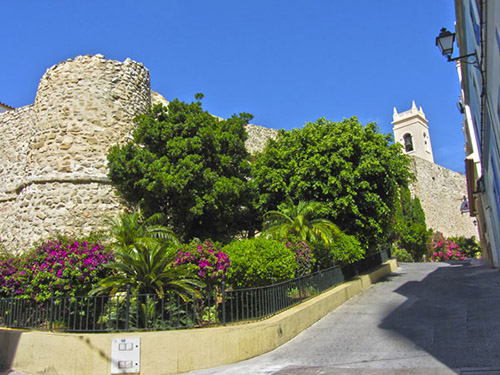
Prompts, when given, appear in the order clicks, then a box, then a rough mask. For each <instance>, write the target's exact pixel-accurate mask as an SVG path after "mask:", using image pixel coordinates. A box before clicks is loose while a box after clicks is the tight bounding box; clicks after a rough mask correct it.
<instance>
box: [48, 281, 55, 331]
mask: <svg viewBox="0 0 500 375" xmlns="http://www.w3.org/2000/svg"><path fill="white" fill-rule="evenodd" d="M54 293H55V291H54V289H52V294H51V295H50V312H49V331H52V327H53V323H54Z"/></svg>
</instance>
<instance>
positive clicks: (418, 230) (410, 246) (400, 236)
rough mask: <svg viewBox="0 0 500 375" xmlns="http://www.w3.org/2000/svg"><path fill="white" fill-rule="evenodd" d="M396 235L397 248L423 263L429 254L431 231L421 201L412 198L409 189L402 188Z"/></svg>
mask: <svg viewBox="0 0 500 375" xmlns="http://www.w3.org/2000/svg"><path fill="white" fill-rule="evenodd" d="M395 233H396V245H397V247H398V248H399V249H404V250H406V252H408V254H409V255H410V256H411V258H412V260H413V261H415V262H419V261H422V258H423V256H424V255H425V254H426V253H427V243H428V241H429V235H430V231H428V230H427V226H426V223H425V213H424V210H423V209H422V206H421V204H420V200H419V199H418V197H415V198H412V197H411V193H410V190H409V189H408V188H407V187H402V188H401V191H400V205H399V206H398V210H397V214H396V225H395Z"/></svg>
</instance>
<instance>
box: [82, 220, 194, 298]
mask: <svg viewBox="0 0 500 375" xmlns="http://www.w3.org/2000/svg"><path fill="white" fill-rule="evenodd" d="M157 220H159V217H155V216H153V217H150V218H148V219H144V218H143V217H142V215H141V214H139V213H137V212H136V213H123V214H122V215H120V217H119V218H118V219H117V220H109V223H110V225H111V232H112V233H113V234H114V242H113V249H114V257H115V259H114V261H113V262H109V263H108V264H107V266H106V267H107V268H109V269H111V270H112V275H110V276H108V277H106V278H104V279H103V280H101V281H100V282H99V286H98V287H96V288H94V289H93V291H92V292H93V293H95V294H101V293H110V294H111V295H113V294H115V293H117V292H123V291H125V290H126V289H127V287H128V285H130V287H131V290H132V292H133V293H136V294H154V293H156V294H157V295H158V296H159V297H160V298H163V296H164V294H165V292H167V291H170V292H174V293H176V294H178V295H179V296H180V297H182V298H183V299H185V300H187V299H189V298H190V297H191V296H193V295H198V294H199V291H198V289H199V288H201V287H202V286H203V284H202V283H201V282H199V281H198V280H195V279H194V278H193V277H191V276H192V275H191V272H190V270H189V269H188V267H187V265H176V264H175V261H176V260H177V255H178V254H177V249H176V247H175V245H176V244H178V241H177V239H176V237H175V236H174V235H173V233H172V232H171V231H170V230H169V229H168V228H165V227H162V226H161V225H160V224H155V221H157Z"/></svg>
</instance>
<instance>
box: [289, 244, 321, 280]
mask: <svg viewBox="0 0 500 375" xmlns="http://www.w3.org/2000/svg"><path fill="white" fill-rule="evenodd" d="M283 242H284V244H285V246H286V247H287V248H288V249H290V250H292V251H293V252H294V254H295V263H296V266H297V272H296V273H297V275H296V276H297V277H298V276H303V275H307V274H310V273H311V272H312V271H313V267H314V264H315V263H316V259H315V258H314V255H313V253H312V251H311V249H310V248H309V245H308V244H307V243H306V242H305V241H297V240H295V241H289V240H283Z"/></svg>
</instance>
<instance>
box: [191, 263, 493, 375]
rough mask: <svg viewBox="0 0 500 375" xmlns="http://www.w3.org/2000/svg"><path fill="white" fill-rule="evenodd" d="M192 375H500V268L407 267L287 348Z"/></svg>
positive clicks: (475, 265)
mask: <svg viewBox="0 0 500 375" xmlns="http://www.w3.org/2000/svg"><path fill="white" fill-rule="evenodd" d="M191 374H192V375H194V374H197V375H213V374H217V375H264V374H266V375H270V374H274V375H316V374H325V375H354V374H363V375H382V374H384V375H391V374H394V375H402V374H412V375H451V374H464V375H465V374H467V375H479V374H480V375H500V271H499V270H495V269H492V268H490V267H489V266H487V265H485V264H484V263H482V262H481V261H478V260H475V259H474V260H469V261H466V262H461V263H455V264H444V263H417V264H408V263H403V264H400V267H399V269H398V270H397V271H396V272H394V273H392V274H390V275H389V276H388V277H387V278H385V279H384V280H383V281H381V282H379V283H377V284H375V285H373V286H372V287H370V288H369V289H367V290H366V291H365V292H363V293H361V294H359V295H357V296H355V297H353V298H352V299H351V300H349V301H348V302H346V303H345V304H344V305H342V306H341V307H339V308H338V309H337V310H335V311H333V312H332V313H330V314H329V315H327V316H326V317H325V318H323V319H322V320H320V321H319V322H318V323H316V324H315V325H313V326H312V327H311V328H309V329H308V330H307V331H305V332H303V333H301V334H300V335H298V336H297V337H295V338H294V339H293V340H291V341H289V342H288V343H286V344H285V345H283V346H281V347H280V348H278V349H276V350H274V351H272V352H269V353H267V354H264V355H262V356H259V357H256V358H253V359H250V360H247V361H243V362H240V363H237V364H234V365H229V366H224V367H219V368H214V369H209V370H203V371H197V372H193V373H191Z"/></svg>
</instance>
